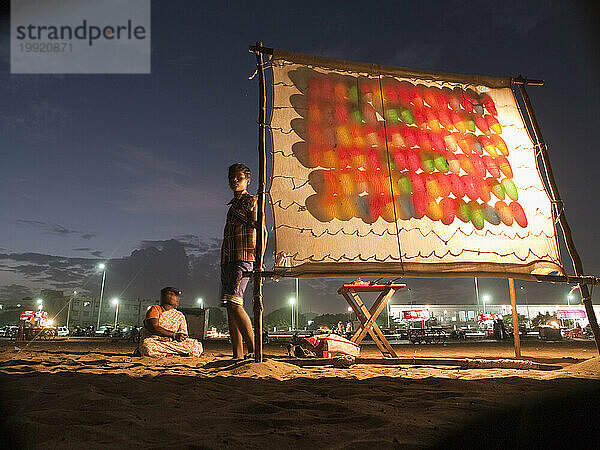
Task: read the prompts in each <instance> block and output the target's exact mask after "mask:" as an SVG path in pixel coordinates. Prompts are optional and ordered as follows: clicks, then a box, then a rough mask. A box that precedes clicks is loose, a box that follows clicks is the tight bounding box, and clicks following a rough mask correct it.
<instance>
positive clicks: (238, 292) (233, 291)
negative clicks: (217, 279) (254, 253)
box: [221, 261, 254, 306]
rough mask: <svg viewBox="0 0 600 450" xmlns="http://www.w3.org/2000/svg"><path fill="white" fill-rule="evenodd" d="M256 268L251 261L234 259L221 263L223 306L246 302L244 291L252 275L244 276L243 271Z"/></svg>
mask: <svg viewBox="0 0 600 450" xmlns="http://www.w3.org/2000/svg"><path fill="white" fill-rule="evenodd" d="M253 268H254V263H253V262H251V261H234V262H228V263H225V264H223V265H221V306H227V303H233V304H235V305H243V304H244V292H245V291H246V287H247V286H248V281H250V277H244V276H243V275H242V272H250V271H251V270H252V269H253Z"/></svg>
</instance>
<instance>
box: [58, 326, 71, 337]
mask: <svg viewBox="0 0 600 450" xmlns="http://www.w3.org/2000/svg"><path fill="white" fill-rule="evenodd" d="M56 333H57V334H58V336H68V335H69V329H68V328H67V327H58V328H57V329H56Z"/></svg>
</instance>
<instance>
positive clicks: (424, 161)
mask: <svg viewBox="0 0 600 450" xmlns="http://www.w3.org/2000/svg"><path fill="white" fill-rule="evenodd" d="M421 168H422V169H423V170H424V171H425V172H427V173H431V172H433V171H434V170H435V165H434V163H433V157H432V156H431V154H430V153H427V152H423V153H421Z"/></svg>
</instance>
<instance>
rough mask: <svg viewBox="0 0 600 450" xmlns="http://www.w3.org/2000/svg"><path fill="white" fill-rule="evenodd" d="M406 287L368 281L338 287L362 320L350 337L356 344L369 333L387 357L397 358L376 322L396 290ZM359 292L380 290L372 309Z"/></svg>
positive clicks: (339, 291) (339, 292)
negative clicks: (367, 305) (369, 282)
mask: <svg viewBox="0 0 600 450" xmlns="http://www.w3.org/2000/svg"><path fill="white" fill-rule="evenodd" d="M404 287H406V284H367V283H364V284H363V283H355V284H344V285H343V286H342V287H341V288H339V289H338V294H341V295H343V296H344V298H345V299H346V301H347V302H348V304H349V305H350V307H351V308H352V310H353V311H354V314H356V317H357V318H358V320H360V323H361V325H360V327H358V330H356V332H355V333H354V335H353V336H352V338H351V339H350V340H351V341H352V342H354V343H355V344H359V345H360V343H361V342H362V340H363V339H364V337H365V336H366V335H367V333H369V334H370V335H371V337H372V338H373V341H374V342H375V344H377V347H378V348H379V350H380V351H381V353H382V354H383V356H385V357H389V358H397V357H398V355H396V352H395V351H394V349H393V348H392V346H391V345H390V343H389V342H388V341H387V339H386V338H385V336H384V335H383V332H382V331H381V328H379V325H377V323H376V322H375V320H377V317H378V316H379V314H381V311H383V309H384V308H385V306H386V305H387V302H388V301H389V300H390V298H392V295H394V292H396V291H397V290H398V289H402V288H404ZM359 292H379V296H378V297H377V299H376V300H375V302H374V303H373V305H372V306H371V308H370V309H367V307H366V306H365V304H364V303H363V301H362V300H361V298H360V296H359V295H358V293H359Z"/></svg>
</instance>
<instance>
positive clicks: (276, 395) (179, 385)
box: [0, 339, 600, 448]
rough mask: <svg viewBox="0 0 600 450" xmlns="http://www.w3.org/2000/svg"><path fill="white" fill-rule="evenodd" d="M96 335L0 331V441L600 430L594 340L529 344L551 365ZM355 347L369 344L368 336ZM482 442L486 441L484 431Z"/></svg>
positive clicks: (179, 443)
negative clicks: (325, 355)
mask: <svg viewBox="0 0 600 450" xmlns="http://www.w3.org/2000/svg"><path fill="white" fill-rule="evenodd" d="M133 347H134V346H133V344H131V343H127V342H116V341H110V340H103V339H87V340H86V339H79V340H60V341H59V340H56V341H51V342H34V343H30V344H23V343H19V344H18V345H15V343H14V342H10V341H1V342H0V392H1V401H2V412H3V415H2V417H3V421H2V439H3V440H4V442H0V443H2V444H4V445H3V448H81V447H85V448H100V447H104V448H106V447H109V448H116V447H119V448H315V446H318V447H321V448H374V447H376V448H421V447H440V448H442V447H443V448H448V447H452V446H456V448H459V447H464V446H465V445H473V444H479V445H481V444H482V443H483V444H485V446H486V447H492V448H494V446H495V444H497V445H498V446H499V447H504V446H507V445H511V446H515V445H516V446H525V447H530V446H532V445H533V446H537V445H538V444H541V443H544V442H545V440H549V439H551V440H550V441H549V442H551V443H552V444H553V445H554V444H556V443H557V442H559V443H560V442H562V441H561V440H563V441H564V443H562V445H566V446H567V447H568V446H569V445H570V444H573V445H585V444H586V443H587V442H588V440H591V439H596V438H600V436H599V435H598V431H597V429H598V427H597V426H595V424H594V423H593V421H594V420H595V417H596V416H597V415H598V414H597V413H598V412H600V361H599V359H598V357H596V356H595V355H596V351H595V348H594V346H593V343H591V342H589V341H587V342H586V341H580V342H559V343H545V342H540V341H535V342H531V343H524V345H523V354H524V355H525V356H526V358H527V360H528V361H536V362H542V363H546V364H551V365H553V366H555V367H558V369H557V370H531V369H525V370H519V369H504V368H484V369H461V368H458V367H456V366H444V365H408V364H403V365H392V366H391V365H380V364H368V365H364V364H358V365H355V366H353V367H351V368H348V369H341V368H340V369H338V368H333V367H331V366H318V367H300V366H298V365H296V364H294V363H293V361H291V360H285V359H283V356H284V355H285V350H284V348H283V347H282V346H275V345H272V346H267V347H265V355H266V357H267V359H266V360H265V361H264V362H262V363H254V362H251V361H244V362H235V361H232V360H231V359H229V356H228V351H229V349H228V347H227V344H226V343H208V344H207V345H206V353H205V355H203V356H202V357H200V358H183V357H172V358H156V359H151V358H135V357H132V356H130V352H131V350H133ZM395 348H396V349H397V352H398V353H399V356H404V357H407V356H418V357H434V356H435V357H438V358H440V357H446V358H471V359H474V360H478V359H482V358H510V357H511V356H514V355H513V353H512V352H513V350H512V347H511V345H510V344H509V343H466V344H448V345H445V346H443V345H436V346H434V345H429V346H427V345H420V346H413V345H400V346H397V347H395ZM362 353H363V355H364V356H368V357H369V356H370V357H375V356H377V349H376V347H371V346H364V347H363V351H362ZM482 441H483V442H482Z"/></svg>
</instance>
